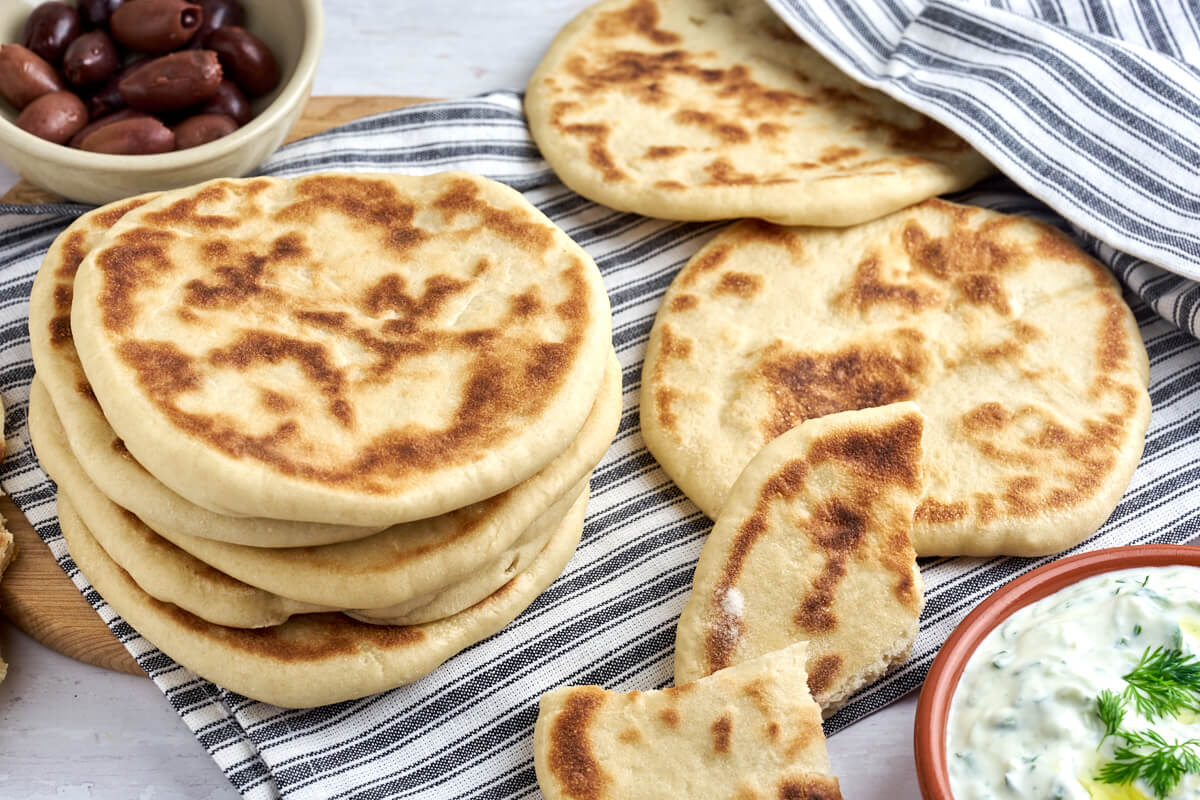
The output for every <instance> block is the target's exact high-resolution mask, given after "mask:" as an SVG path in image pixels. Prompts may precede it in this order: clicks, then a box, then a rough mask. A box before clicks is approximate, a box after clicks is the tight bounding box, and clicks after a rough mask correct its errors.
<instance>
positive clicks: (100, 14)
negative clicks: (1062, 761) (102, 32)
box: [75, 0, 125, 28]
mask: <svg viewBox="0 0 1200 800" xmlns="http://www.w3.org/2000/svg"><path fill="white" fill-rule="evenodd" d="M124 2H125V0H76V2H75V7H76V8H78V9H79V16H81V17H83V24H85V25H87V26H88V27H89V28H103V27H105V26H107V25H108V18H109V17H111V16H112V15H113V12H114V11H116V10H117V6H119V5H121V3H124Z"/></svg>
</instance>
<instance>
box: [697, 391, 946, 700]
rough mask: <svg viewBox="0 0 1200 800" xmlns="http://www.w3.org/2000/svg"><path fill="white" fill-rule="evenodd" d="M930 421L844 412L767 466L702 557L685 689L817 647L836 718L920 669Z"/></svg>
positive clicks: (766, 455) (793, 434)
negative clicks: (920, 546) (917, 545)
mask: <svg viewBox="0 0 1200 800" xmlns="http://www.w3.org/2000/svg"><path fill="white" fill-rule="evenodd" d="M923 421H924V420H923V417H922V416H921V412H920V411H919V410H918V409H917V407H916V406H915V405H914V404H912V403H895V404H893V405H888V406H883V407H880V408H871V409H865V410H862V411H843V412H841V413H838V414H830V415H829V416H825V417H820V418H819V419H812V420H808V421H807V422H804V423H801V424H800V425H798V426H796V427H795V428H793V429H792V430H790V431H788V432H787V433H785V434H783V435H782V436H780V437H778V438H777V439H775V440H774V441H772V442H771V443H770V444H768V445H767V446H766V447H764V448H763V449H762V450H761V451H760V452H759V454H758V455H756V456H755V457H754V459H753V460H752V461H751V462H750V463H749V464H748V465H747V466H746V469H745V470H743V471H742V474H741V475H740V476H739V477H738V479H737V482H736V483H735V484H734V485H733V490H732V491H731V492H730V494H729V499H728V500H727V501H726V503H725V505H724V507H723V508H722V510H721V516H720V517H718V518H717V524H716V525H715V526H714V527H713V530H712V533H710V534H709V536H708V538H707V539H706V540H705V542H704V550H703V551H702V552H701V553H700V562H699V564H698V565H697V566H696V573H695V577H694V578H693V579H692V594H691V597H689V598H688V602H687V605H686V606H684V609H683V613H682V615H681V616H680V618H679V627H678V629H677V632H676V636H675V681H676V683H687V682H689V681H693V680H696V679H697V678H700V677H703V676H704V675H708V674H711V673H713V672H715V671H716V670H719V669H724V668H725V667H728V666H730V665H732V664H739V663H741V662H743V661H746V660H749V659H752V658H756V657H757V656H759V655H761V654H763V653H769V652H771V651H773V650H778V649H780V648H783V647H786V646H788V645H789V644H791V643H792V642H797V641H807V642H808V651H807V653H808V654H807V659H808V662H807V670H808V688H809V690H810V691H811V692H812V695H813V698H814V699H815V700H816V702H817V704H818V705H820V706H821V709H822V711H823V712H824V713H825V715H826V716H828V715H830V714H832V713H833V712H834V711H836V710H837V709H838V708H840V707H841V706H842V705H844V704H845V702H846V700H847V699H848V698H849V697H850V695H851V694H853V693H854V692H855V691H857V690H858V689H860V688H862V687H863V686H866V685H867V684H869V683H870V682H872V681H874V680H875V679H876V678H878V677H880V676H881V675H882V674H883V673H884V672H885V671H886V670H887V669H888V668H889V667H890V666H892V665H894V664H897V663H899V662H901V661H903V660H904V659H905V658H906V657H907V656H908V652H909V648H910V647H911V646H912V642H913V640H914V639H915V638H916V635H917V623H918V620H919V619H920V616H921V608H922V606H923V605H924V602H923V598H922V594H921V571H920V569H918V568H917V557H916V553H915V552H914V550H913V546H912V539H911V535H910V534H911V530H912V519H913V510H914V509H915V508H916V506H917V500H918V498H919V497H920V496H921V485H922V483H921V459H922V453H921V431H922V427H923Z"/></svg>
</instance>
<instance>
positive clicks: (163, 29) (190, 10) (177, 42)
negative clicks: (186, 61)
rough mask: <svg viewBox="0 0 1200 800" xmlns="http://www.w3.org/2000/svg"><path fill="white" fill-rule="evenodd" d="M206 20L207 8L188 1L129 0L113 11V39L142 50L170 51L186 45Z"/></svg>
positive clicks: (111, 28) (151, 51) (145, 51)
mask: <svg viewBox="0 0 1200 800" xmlns="http://www.w3.org/2000/svg"><path fill="white" fill-rule="evenodd" d="M203 21H204V9H202V8H201V7H200V6H198V5H196V4H195V3H189V2H186V0H129V2H127V3H124V4H123V5H121V7H120V8H118V9H117V10H116V11H114V12H113V15H112V19H110V20H109V23H108V25H109V31H110V32H111V33H112V36H113V38H114V39H116V40H117V41H118V42H120V43H121V44H123V45H124V46H126V47H128V48H130V49H131V50H137V51H140V52H143V53H169V52H171V51H172V50H178V49H179V48H181V47H183V46H184V45H186V44H187V43H188V42H189V41H191V40H192V37H193V36H195V34H196V31H197V30H198V29H199V28H200V23H201V22H203Z"/></svg>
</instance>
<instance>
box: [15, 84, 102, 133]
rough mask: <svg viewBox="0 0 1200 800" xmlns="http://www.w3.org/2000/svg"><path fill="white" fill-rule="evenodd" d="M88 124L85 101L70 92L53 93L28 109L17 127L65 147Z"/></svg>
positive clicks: (35, 102) (42, 97) (31, 104)
mask: <svg viewBox="0 0 1200 800" xmlns="http://www.w3.org/2000/svg"><path fill="white" fill-rule="evenodd" d="M86 124H87V109H86V108H84V107H83V101H82V100H80V99H79V98H78V97H77V96H76V95H75V94H73V93H71V92H50V94H44V95H42V96H41V97H39V98H38V99H37V100H34V101H33V102H32V103H30V104H29V105H27V106H25V110H24V111H22V112H21V115H20V116H18V117H17V127H18V128H20V129H21V130H23V131H28V132H29V133H32V134H33V135H34V136H37V137H39V138H42V139H45V140H46V141H48V142H54V143H55V144H66V143H67V140H69V139H70V138H71V137H72V136H74V135H75V134H76V133H77V132H78V131H79V129H80V128H82V127H83V126H84V125H86Z"/></svg>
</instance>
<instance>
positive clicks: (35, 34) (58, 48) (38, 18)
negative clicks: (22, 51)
mask: <svg viewBox="0 0 1200 800" xmlns="http://www.w3.org/2000/svg"><path fill="white" fill-rule="evenodd" d="M82 32H83V25H82V23H81V22H80V20H79V12H77V11H76V10H75V9H73V8H71V7H70V6H69V5H67V4H66V3H57V2H54V3H42V4H41V5H40V6H38V7H37V8H35V9H34V10H33V12H32V13H31V14H30V15H29V19H27V20H26V21H25V38H24V40H23V42H22V43H23V44H24V45H25V46H26V47H28V48H29V49H30V50H32V51H33V52H35V53H37V54H38V55H39V56H41V57H42V58H44V59H46V61H47V62H49V63H50V64H53V65H57V64H58V62H59V61H61V60H62V57H63V52H65V51H66V49H67V45H69V44H70V43H71V42H73V41H74V40H75V37H77V36H78V35H79V34H80V33H82Z"/></svg>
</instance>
